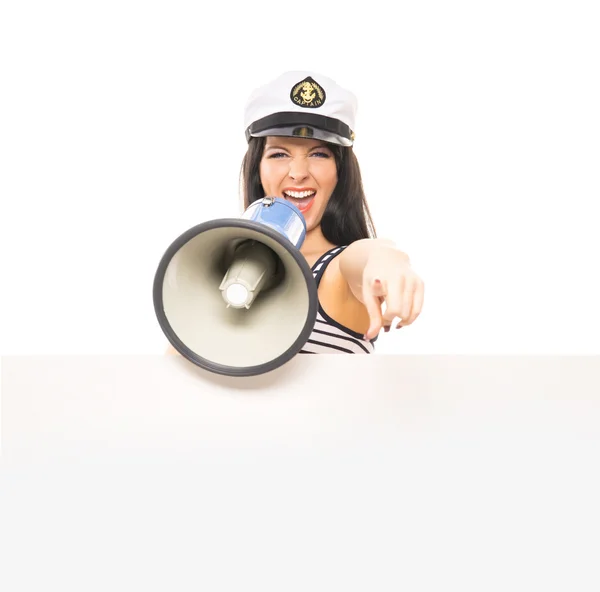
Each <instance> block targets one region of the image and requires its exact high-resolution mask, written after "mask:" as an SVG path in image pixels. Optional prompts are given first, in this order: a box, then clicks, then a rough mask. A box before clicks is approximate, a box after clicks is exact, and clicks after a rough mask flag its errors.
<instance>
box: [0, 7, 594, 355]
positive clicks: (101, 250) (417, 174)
mask: <svg viewBox="0 0 600 592" xmlns="http://www.w3.org/2000/svg"><path fill="white" fill-rule="evenodd" d="M593 5H594V3H593V2H577V1H575V2H573V1H571V2H566V1H563V2H549V3H548V2H545V3H542V2H531V1H522V0H520V1H518V2H514V1H509V2H496V3H490V2H475V1H472V2H466V1H464V0H461V1H458V2H418V3H416V2H411V3H400V4H397V5H396V6H395V8H393V10H392V8H391V4H387V3H385V4H384V3H382V4H377V3H373V2H369V3H368V4H366V5H363V6H360V7H354V8H353V7H351V5H350V4H348V3H346V2H337V3H324V2H319V3H311V2H304V3H299V2H291V3H281V2H260V3H240V4H239V5H238V4H235V5H233V4H231V3H208V4H203V3H199V2H176V1H175V2H173V1H170V2H135V1H133V0H119V1H118V2H116V1H105V2H75V1H71V2H67V1H64V0H57V1H55V2H51V3H48V2H31V1H27V0H21V1H19V2H17V1H5V2H3V3H2V8H1V9H0V60H1V62H0V63H1V70H0V80H1V83H2V92H1V93H0V101H1V103H2V108H1V110H0V117H1V118H2V119H1V128H0V149H1V153H0V166H1V169H0V183H1V185H0V191H1V193H0V197H1V200H2V206H1V210H0V240H1V256H2V280H1V281H2V286H3V287H2V291H1V299H2V302H1V307H0V310H1V315H2V316H1V327H0V329H1V331H0V348H1V352H2V353H3V354H38V353H44V354H46V353H47V354H51V353H116V354H118V353H155V352H162V351H164V349H165V346H166V344H167V342H166V338H165V337H164V336H163V334H162V332H161V331H160V328H159V326H158V323H157V322H156V319H155V316H154V310H153V305H152V294H151V293H152V280H153V275H154V272H155V270H156V266H157V264H158V261H159V259H160V257H161V255H162V253H163V252H164V250H165V249H166V248H167V247H168V245H169V244H170V243H171V242H172V241H173V240H174V239H175V238H176V237H177V236H179V234H180V233H181V232H183V231H185V230H187V229H188V228H190V227H191V226H194V225H196V224H198V223H200V222H203V221H206V220H208V219H212V218H217V217H228V216H232V215H234V216H235V215H238V214H239V213H241V210H240V199H239V191H238V175H239V169H240V163H241V159H242V156H243V153H244V150H245V139H244V134H243V132H244V130H243V107H244V103H245V100H246V98H247V96H248V94H249V93H250V92H251V90H253V89H254V88H255V87H256V86H258V85H260V84H263V83H264V82H266V81H268V80H269V79H271V78H273V77H275V76H277V75H278V74H279V73H281V72H282V71H284V70H290V69H305V68H307V69H314V70H315V71H317V72H321V73H323V74H326V75H327V76H330V77H332V78H334V79H335V80H336V81H337V82H338V83H340V84H341V85H343V86H346V87H348V88H350V89H352V90H353V91H354V92H355V93H356V95H357V97H358V100H359V113H358V124H357V126H356V132H357V141H356V147H355V150H356V153H357V155H358V157H359V160H360V163H361V166H362V171H363V175H364V184H365V188H366V192H367V197H368V199H369V203H370V206H371V208H372V211H373V214H374V217H375V222H376V225H377V228H378V231H379V235H380V236H385V237H389V238H393V239H394V240H396V241H397V244H398V246H399V247H400V248H402V249H403V250H405V251H407V252H408V253H409V255H410V256H411V258H412V260H413V263H414V266H415V268H416V270H417V272H418V273H419V274H420V275H421V276H422V277H423V279H424V280H425V283H426V301H425V306H424V308H423V313H422V316H421V318H420V319H419V320H418V321H417V322H416V323H415V324H414V325H413V326H411V327H409V328H406V329H403V330H402V331H399V332H395V333H394V334H388V335H382V338H381V340H380V342H379V344H380V345H379V351H380V352H390V353H392V352H398V353H401V352H411V353H413V352H414V353H461V352H474V353H505V352H508V353H567V354H571V353H573V354H575V353H598V352H600V338H599V337H598V336H599V335H600V314H599V312H598V302H600V289H599V286H598V279H597V278H598V271H597V268H598V264H597V261H596V259H597V255H598V253H600V240H599V238H598V234H600V233H598V231H597V227H598V222H597V218H596V217H595V215H594V212H595V210H596V205H597V200H598V194H599V185H600V183H599V175H598V173H599V170H598V169H599V167H598V164H599V156H600V141H599V137H600V109H599V107H598V106H599V105H600V82H599V76H598V73H599V59H598V56H599V55H600V41H599V36H598V30H599V24H600V23H599V21H598V18H597V17H596V15H595V13H594V12H593Z"/></svg>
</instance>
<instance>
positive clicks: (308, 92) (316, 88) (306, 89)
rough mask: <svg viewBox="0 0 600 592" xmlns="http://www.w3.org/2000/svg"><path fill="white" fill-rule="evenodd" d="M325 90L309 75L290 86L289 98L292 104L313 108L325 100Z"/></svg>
mask: <svg viewBox="0 0 600 592" xmlns="http://www.w3.org/2000/svg"><path fill="white" fill-rule="evenodd" d="M325 98H326V96H325V91H324V90H323V87H322V86H321V85H320V84H318V83H317V82H315V80H313V79H312V78H311V77H310V76H307V77H306V78H305V79H304V80H301V81H300V82H298V84H296V85H294V87H293V88H292V92H291V93H290V99H291V100H292V102H293V103H294V105H298V107H304V108H306V109H315V108H316V107H320V106H321V105H323V103H324V102H325Z"/></svg>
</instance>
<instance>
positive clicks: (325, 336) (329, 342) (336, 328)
mask: <svg viewBox="0 0 600 592" xmlns="http://www.w3.org/2000/svg"><path fill="white" fill-rule="evenodd" d="M346 246H347V245H346ZM346 246H342V247H335V248H333V249H331V250H329V251H327V252H326V253H324V254H323V255H321V257H319V259H317V261H316V262H315V264H314V265H313V266H312V268H311V270H312V272H313V277H314V278H315V280H316V282H317V288H318V287H319V283H320V282H321V278H322V277H323V273H325V269H327V266H328V265H329V263H331V261H332V260H333V258H334V257H336V256H337V255H339V254H340V253H341V252H342V251H343V250H344V249H345V248H346ZM375 341H377V337H375V338H374V339H371V340H370V341H367V340H365V338H364V336H363V335H361V334H360V333H357V332H356V331H352V330H351V329H348V328H347V327H344V326H343V325H341V324H340V323H338V322H337V321H335V320H333V319H332V318H331V317H330V316H329V315H328V314H327V313H326V312H325V311H324V310H323V307H322V306H321V302H319V303H318V310H317V321H316V323H315V326H314V328H313V331H312V333H311V334H310V336H309V338H308V341H307V342H306V343H305V344H304V346H303V347H302V349H301V350H300V352H299V353H301V354H371V353H373V352H374V350H375V345H374V344H375Z"/></svg>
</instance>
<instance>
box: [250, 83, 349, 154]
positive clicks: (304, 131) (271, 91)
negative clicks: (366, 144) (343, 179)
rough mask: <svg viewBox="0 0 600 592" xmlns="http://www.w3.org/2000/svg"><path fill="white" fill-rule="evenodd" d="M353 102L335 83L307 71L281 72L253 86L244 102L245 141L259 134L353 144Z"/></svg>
mask: <svg viewBox="0 0 600 592" xmlns="http://www.w3.org/2000/svg"><path fill="white" fill-rule="evenodd" d="M356 110H357V101H356V97H355V96H354V94H353V93H352V92H350V91H348V90H345V89H343V88H342V87H340V86H339V85H338V84H337V83H336V82H334V81H333V80H331V78H327V77H326V76H322V75H321V74H317V73H315V72H309V71H293V72H285V73H284V74H282V75H281V76H279V77H278V78H276V79H275V80H272V81H271V82H269V83H268V84H265V85H264V86H261V87H260V88H258V89H256V90H255V91H254V92H253V93H252V94H251V95H250V97H249V99H248V101H247V103H246V109H245V114H244V127H245V130H246V140H248V141H250V138H252V137H262V136H289V137H300V138H314V139H317V140H323V141H325V142H332V143H334V144H340V145H342V146H352V144H353V143H354V123H355V119H356Z"/></svg>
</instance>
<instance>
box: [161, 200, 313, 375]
mask: <svg viewBox="0 0 600 592" xmlns="http://www.w3.org/2000/svg"><path fill="white" fill-rule="evenodd" d="M305 238H306V222H305V220H304V217H303V216H302V214H301V212H300V210H299V209H298V208H297V207H296V206H295V205H294V204H292V203H291V202H288V201H286V200H284V199H281V198H279V197H266V198H263V199H260V200H258V201H255V202H254V203H253V204H251V205H250V206H249V207H248V208H247V209H246V211H245V212H244V213H243V214H242V216H241V217H240V218H223V219H217V220H210V221H208V222H204V223H202V224H199V225H197V226H194V227H193V228H190V229H189V230H187V231H186V232H184V233H183V234H182V235H181V236H179V237H178V238H177V239H176V240H175V241H173V243H172V244H171V245H170V246H169V247H168V249H167V250H166V251H165V253H164V255H163V257H162V259H161V260H160V263H159V265H158V269H157V270H156V274H155V277H154V289H153V298H154V310H155V313H156V316H157V319H158V322H159V325H160V327H161V329H162V331H163V333H164V334H165V335H166V337H167V339H168V340H169V342H170V343H171V345H173V347H174V348H175V349H176V350H177V351H178V352H179V353H181V354H182V355H183V356H184V357H185V358H187V359H188V360H189V361H190V362H193V363H194V364H196V365H198V366H201V367H202V368H204V369H206V370H209V371H211V372H214V373H217V374H225V375H229V376H253V375H257V374H263V373H265V372H270V371H271V370H274V369H275V368H278V367H279V366H281V365H283V364H285V363H286V362H288V361H289V360H290V359H291V358H292V357H294V356H295V355H296V354H297V353H298V352H299V351H300V349H302V346H303V345H304V344H305V343H306V341H307V339H308V337H309V336H310V333H311V331H312V329H313V327H314V324H315V321H316V317H317V308H318V297H317V286H316V282H315V280H314V277H313V274H312V271H311V269H310V267H309V265H308V263H307V262H306V260H305V258H304V256H303V255H302V254H301V253H300V247H301V246H302V244H303V242H304V239H305Z"/></svg>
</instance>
